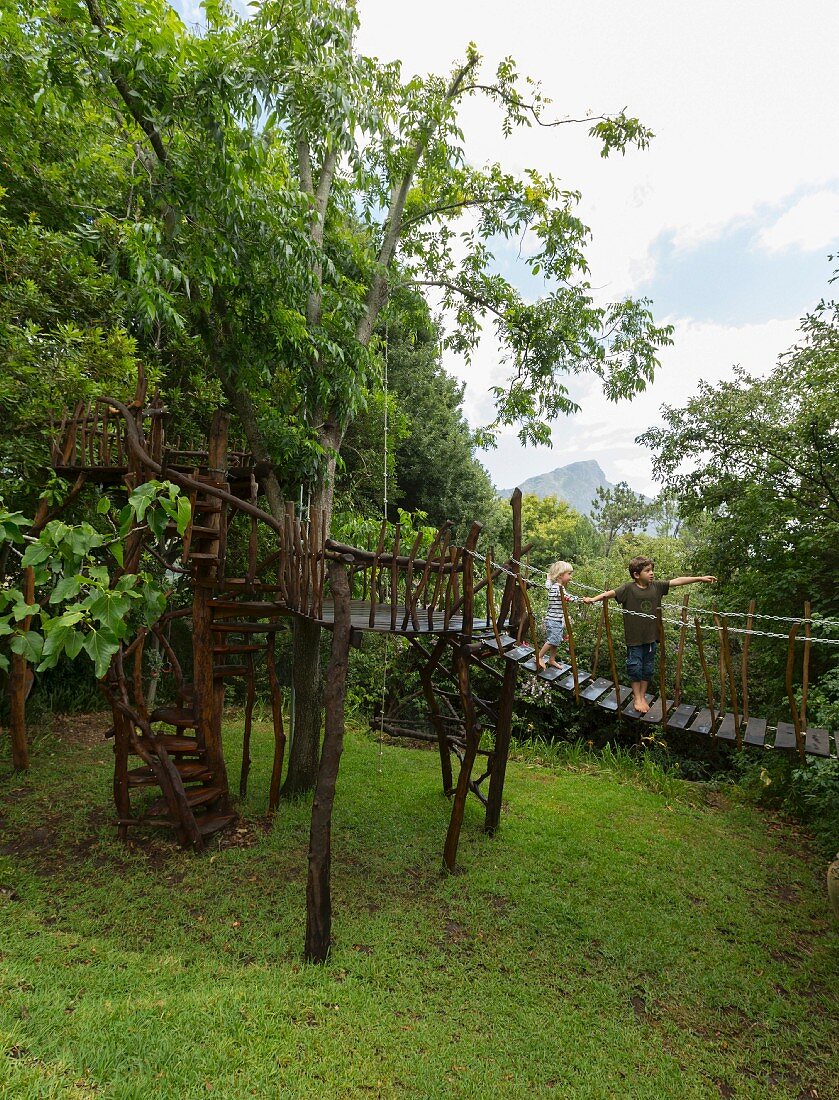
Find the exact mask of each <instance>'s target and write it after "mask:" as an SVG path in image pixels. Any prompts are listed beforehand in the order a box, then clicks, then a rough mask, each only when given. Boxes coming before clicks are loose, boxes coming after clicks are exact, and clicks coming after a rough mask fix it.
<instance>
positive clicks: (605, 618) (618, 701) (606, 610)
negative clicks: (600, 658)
mask: <svg viewBox="0 0 839 1100" xmlns="http://www.w3.org/2000/svg"><path fill="white" fill-rule="evenodd" d="M603 629H604V631H605V632H606V645H607V646H608V647H609V669H610V671H611V673H612V683H613V684H614V685H615V707H616V708H617V710H618V712H620V705H621V682H620V678H619V677H618V666H617V663H616V661H615V646H614V643H613V642H612V624H611V623H610V622H609V601H608V599H604V601H603Z"/></svg>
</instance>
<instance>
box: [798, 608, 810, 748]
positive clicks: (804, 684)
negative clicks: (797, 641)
mask: <svg viewBox="0 0 839 1100" xmlns="http://www.w3.org/2000/svg"><path fill="white" fill-rule="evenodd" d="M810 610H811V609H810V601H809V600H807V601H806V603H805V604H804V665H803V669H802V673H801V714H800V716H799V723H800V725H801V729H802V730H803V731H804V733H805V734H806V732H807V688H808V686H809V681H810Z"/></svg>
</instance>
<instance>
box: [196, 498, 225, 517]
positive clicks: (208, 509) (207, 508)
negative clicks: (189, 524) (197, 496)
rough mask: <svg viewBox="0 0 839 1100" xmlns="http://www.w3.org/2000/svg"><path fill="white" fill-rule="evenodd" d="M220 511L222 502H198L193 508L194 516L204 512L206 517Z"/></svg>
mask: <svg viewBox="0 0 839 1100" xmlns="http://www.w3.org/2000/svg"><path fill="white" fill-rule="evenodd" d="M220 511H221V501H220V500H196V502H195V504H194V505H193V508H192V512H193V515H197V514H198V513H199V512H202V513H204V514H205V515H214V514H215V513H216V512H220Z"/></svg>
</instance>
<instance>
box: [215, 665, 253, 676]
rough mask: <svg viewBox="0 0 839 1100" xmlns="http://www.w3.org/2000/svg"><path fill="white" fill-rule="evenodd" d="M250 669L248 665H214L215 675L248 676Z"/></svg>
mask: <svg viewBox="0 0 839 1100" xmlns="http://www.w3.org/2000/svg"><path fill="white" fill-rule="evenodd" d="M249 674H250V669H249V668H248V666H247V665H213V676H219V677H222V676H248V675H249Z"/></svg>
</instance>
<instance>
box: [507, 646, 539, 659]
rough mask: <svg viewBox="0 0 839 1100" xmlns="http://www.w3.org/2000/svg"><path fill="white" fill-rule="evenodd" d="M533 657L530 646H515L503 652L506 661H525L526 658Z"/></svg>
mask: <svg viewBox="0 0 839 1100" xmlns="http://www.w3.org/2000/svg"><path fill="white" fill-rule="evenodd" d="M532 655H533V646H532V645H517V646H515V648H513V649H507V650H505V651H504V656H505V657H506V658H507V660H508V661H525V660H527V658H528V657H531V656H532Z"/></svg>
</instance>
